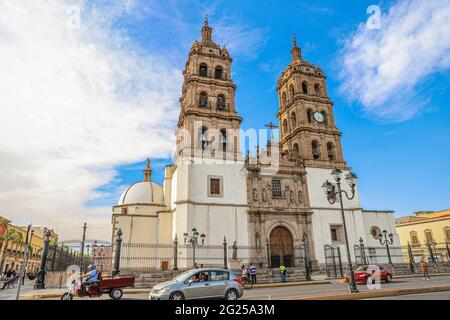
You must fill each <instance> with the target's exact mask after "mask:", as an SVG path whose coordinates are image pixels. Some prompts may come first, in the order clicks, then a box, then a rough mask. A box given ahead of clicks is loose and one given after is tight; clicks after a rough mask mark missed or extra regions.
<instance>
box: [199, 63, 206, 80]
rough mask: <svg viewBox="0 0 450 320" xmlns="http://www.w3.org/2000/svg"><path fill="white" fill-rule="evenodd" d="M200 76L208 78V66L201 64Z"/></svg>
mask: <svg viewBox="0 0 450 320" xmlns="http://www.w3.org/2000/svg"><path fill="white" fill-rule="evenodd" d="M199 74H200V75H201V76H202V77H207V76H208V66H207V65H206V63H201V64H200V68H199Z"/></svg>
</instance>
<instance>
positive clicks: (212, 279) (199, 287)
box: [148, 268, 244, 300]
mask: <svg viewBox="0 0 450 320" xmlns="http://www.w3.org/2000/svg"><path fill="white" fill-rule="evenodd" d="M243 292H244V289H243V288H242V286H241V284H240V282H239V278H238V277H236V275H235V274H234V273H233V272H231V271H230V270H227V269H207V268H204V269H193V270H189V271H186V272H184V273H182V274H180V275H178V276H177V277H175V278H174V279H173V280H171V281H167V282H162V283H158V284H157V285H155V286H154V287H153V289H152V290H151V291H150V294H149V295H148V298H149V299H150V300H185V299H212V298H221V299H226V300H237V299H239V298H240V297H242V294H243Z"/></svg>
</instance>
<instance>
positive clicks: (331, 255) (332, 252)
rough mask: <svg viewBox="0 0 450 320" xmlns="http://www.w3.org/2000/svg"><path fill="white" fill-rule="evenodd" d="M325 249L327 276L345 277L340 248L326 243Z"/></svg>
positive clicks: (332, 277) (331, 277)
mask: <svg viewBox="0 0 450 320" xmlns="http://www.w3.org/2000/svg"><path fill="white" fill-rule="evenodd" d="M324 250H325V266H326V269H327V277H328V278H330V279H336V278H343V277H344V274H343V272H342V261H341V250H340V248H339V247H332V246H329V245H325V247H324Z"/></svg>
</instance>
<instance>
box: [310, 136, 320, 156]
mask: <svg viewBox="0 0 450 320" xmlns="http://www.w3.org/2000/svg"><path fill="white" fill-rule="evenodd" d="M311 151H312V156H313V159H314V160H319V158H320V151H319V143H318V142H317V141H316V140H313V142H311Z"/></svg>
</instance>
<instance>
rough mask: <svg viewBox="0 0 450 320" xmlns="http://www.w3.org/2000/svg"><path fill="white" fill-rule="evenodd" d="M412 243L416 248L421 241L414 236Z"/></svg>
mask: <svg viewBox="0 0 450 320" xmlns="http://www.w3.org/2000/svg"><path fill="white" fill-rule="evenodd" d="M411 242H412V245H413V246H416V245H418V244H419V239H418V238H417V236H416V235H412V236H411Z"/></svg>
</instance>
